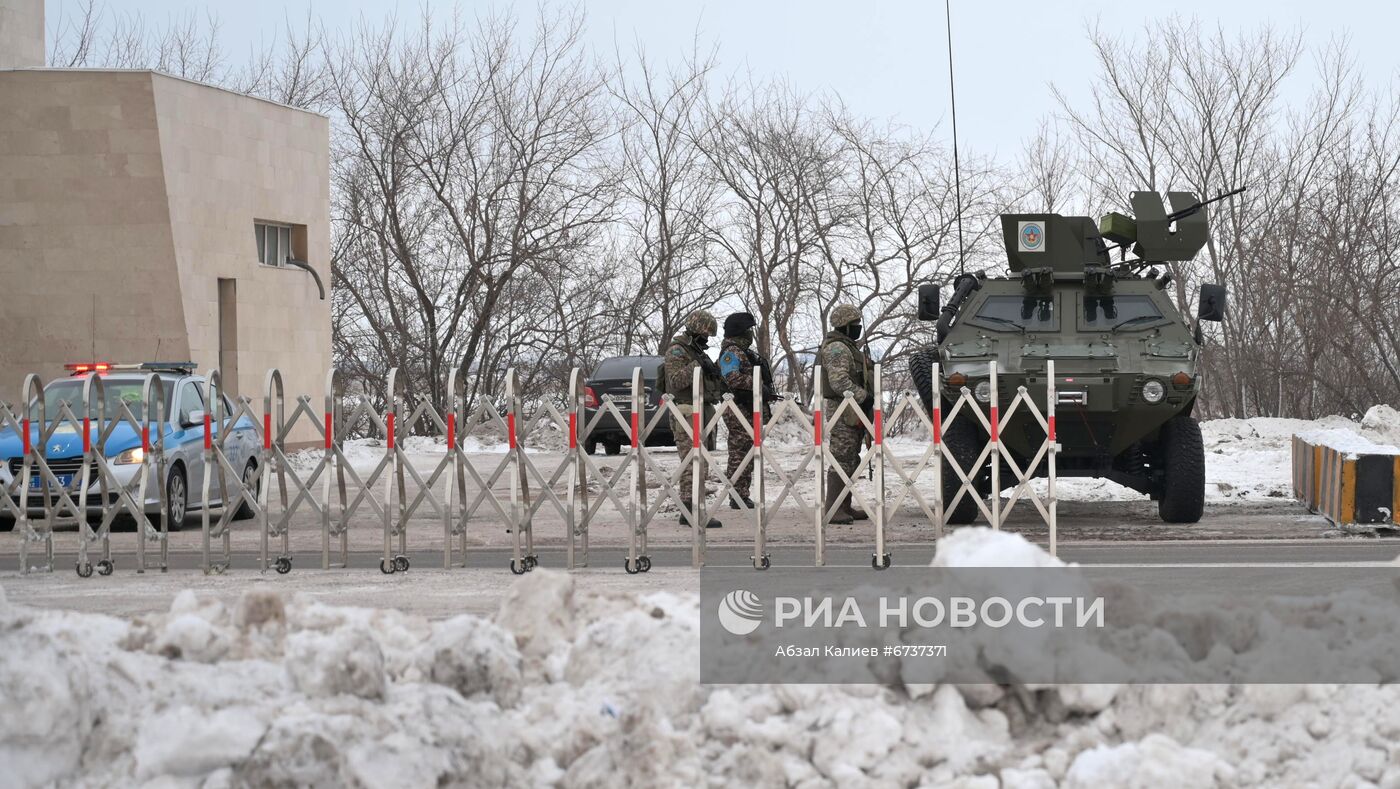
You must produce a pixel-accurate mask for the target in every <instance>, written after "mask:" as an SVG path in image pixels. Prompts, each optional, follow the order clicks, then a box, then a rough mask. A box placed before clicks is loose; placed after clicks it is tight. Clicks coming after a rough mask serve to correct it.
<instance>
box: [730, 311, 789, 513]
mask: <svg viewBox="0 0 1400 789" xmlns="http://www.w3.org/2000/svg"><path fill="white" fill-rule="evenodd" d="M757 324H758V321H757V320H755V319H754V316H753V315H752V314H751V313H747V312H736V313H734V314H733V315H730V316H729V317H728V318H725V319H724V344H723V345H721V346H720V354H719V371H720V372H721V373H723V374H724V383H725V384H726V385H727V386H728V387H729V391H730V392H732V393H733V394H734V404H735V405H736V406H738V410H739V411H740V412H741V414H742V416H741V415H740V414H735V413H734V409H725V411H724V426H725V428H727V429H728V438H726V439H725V448H726V449H727V450H728V451H729V466H728V468H727V469H726V470H725V473H726V475H727V476H728V477H729V479H731V480H733V481H734V491H735V493H737V494H738V496H739V498H738V499H737V500H736V499H734V498H730V500H729V506H730V507H732V508H734V509H736V510H737V509H740V508H741V506H742V507H748V508H750V509H752V508H753V500H752V499H750V498H749V490H750V489H751V487H752V485H753V469H754V461H753V460H752V459H750V460H749V462H748V463H744V458H745V456H747V455H748V453H749V450H750V449H752V448H753V436H752V435H751V434H750V433H749V431H750V430H751V429H752V426H753V419H752V416H751V415H752V414H753V383H754V381H753V376H754V371H755V370H757V371H758V374H759V381H760V385H761V386H762V388H763V404H762V408H763V415H764V417H765V418H766V417H767V416H768V403H769V402H771V401H773V400H776V399H778V397H777V394H776V393H775V392H774V390H773V373H772V372H771V370H770V368H769V365H768V360H767V359H766V358H764V357H763V354H761V353H759V352H758V349H757V348H755V347H754V346H755V341H754V326H756V325H757ZM740 466H742V467H743V468H742V470H741V469H740ZM736 472H738V476H737V477H736V476H735V473H736Z"/></svg>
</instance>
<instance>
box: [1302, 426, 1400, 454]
mask: <svg viewBox="0 0 1400 789" xmlns="http://www.w3.org/2000/svg"><path fill="white" fill-rule="evenodd" d="M1298 438H1301V439H1302V440H1304V441H1306V442H1307V443H1309V444H1312V445H1313V446H1324V447H1330V448H1332V449H1335V450H1337V451H1338V452H1342V453H1345V454H1346V455H1347V456H1348V457H1352V458H1355V457H1356V456H1357V455H1400V449H1396V448H1395V447H1393V446H1389V445H1387V444H1377V443H1375V442H1374V441H1372V440H1371V439H1369V438H1367V437H1366V436H1364V435H1362V434H1360V433H1357V432H1354V431H1351V430H1336V429H1330V430H1329V429H1325V428H1322V429H1315V430H1305V431H1303V432H1301V433H1298Z"/></svg>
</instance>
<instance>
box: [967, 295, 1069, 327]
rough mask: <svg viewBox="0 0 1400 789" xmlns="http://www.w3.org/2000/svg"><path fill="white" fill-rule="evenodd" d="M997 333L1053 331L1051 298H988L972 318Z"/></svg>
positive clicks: (1053, 317)
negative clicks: (1009, 331)
mask: <svg viewBox="0 0 1400 789" xmlns="http://www.w3.org/2000/svg"><path fill="white" fill-rule="evenodd" d="M973 317H974V318H979V319H981V320H982V321H984V324H983V325H987V326H990V327H991V328H993V329H996V330H998V331H1008V330H1011V329H1018V330H1021V331H1054V330H1055V298H1054V297H1053V296H988V297H987V300H986V301H984V302H982V306H981V307H980V308H979V309H978V310H977V314H976V315H975V316H973Z"/></svg>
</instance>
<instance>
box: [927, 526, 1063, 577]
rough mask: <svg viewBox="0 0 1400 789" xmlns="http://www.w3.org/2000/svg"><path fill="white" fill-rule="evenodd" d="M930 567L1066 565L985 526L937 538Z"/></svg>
mask: <svg viewBox="0 0 1400 789" xmlns="http://www.w3.org/2000/svg"><path fill="white" fill-rule="evenodd" d="M930 566H931V567H1066V566H1070V567H1072V566H1074V565H1066V564H1065V563H1064V562H1063V561H1061V560H1060V559H1059V558H1058V557H1055V556H1051V555H1050V554H1049V553H1047V552H1045V550H1044V549H1042V548H1041V547H1040V546H1039V545H1036V544H1035V543H1033V542H1031V541H1030V540H1027V539H1026V538H1025V537H1022V536H1021V535H1019V534H1016V533H1015V532H1009V531H999V530H996V529H992V528H990V527H988V526H969V527H967V528H964V529H957V530H955V531H953V533H952V534H949V535H948V536H947V537H944V538H943V539H941V540H939V541H938V544H937V546H936V547H935V551H934V555H933V563H932V564H931V565H930Z"/></svg>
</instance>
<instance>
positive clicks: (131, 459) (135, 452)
mask: <svg viewBox="0 0 1400 789" xmlns="http://www.w3.org/2000/svg"><path fill="white" fill-rule="evenodd" d="M145 459H146V450H144V449H142V448H141V447H136V448H135V449H128V450H127V451H125V452H123V453H121V454H120V455H117V458H116V460H113V461H112V463H113V465H117V466H130V465H133V464H136V463H140V462H141V461H143V460H145Z"/></svg>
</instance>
